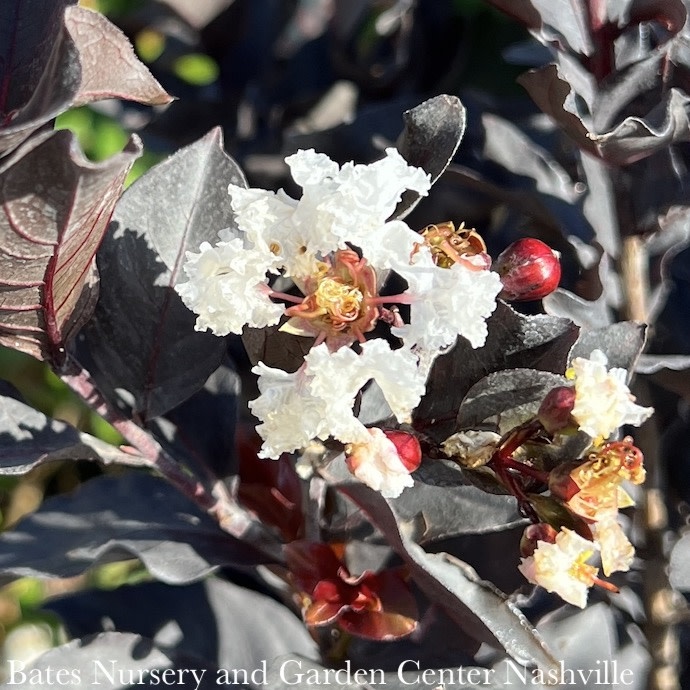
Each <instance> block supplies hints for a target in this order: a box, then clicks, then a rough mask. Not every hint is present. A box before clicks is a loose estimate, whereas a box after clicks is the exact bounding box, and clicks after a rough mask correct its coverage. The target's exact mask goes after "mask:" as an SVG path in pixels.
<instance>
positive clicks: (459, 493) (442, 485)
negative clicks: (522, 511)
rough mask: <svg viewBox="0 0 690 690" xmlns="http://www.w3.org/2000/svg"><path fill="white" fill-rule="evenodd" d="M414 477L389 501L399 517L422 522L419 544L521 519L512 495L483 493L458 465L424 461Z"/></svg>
mask: <svg viewBox="0 0 690 690" xmlns="http://www.w3.org/2000/svg"><path fill="white" fill-rule="evenodd" d="M414 480H415V484H414V486H413V487H410V488H409V489H405V491H403V493H402V494H401V495H400V497H399V498H396V499H391V505H392V506H393V508H394V509H395V513H396V515H397V516H398V517H399V518H400V519H401V520H403V521H405V522H414V521H416V520H420V521H422V522H423V530H424V532H423V534H422V535H421V536H420V537H419V540H418V541H419V543H420V544H426V543H430V542H432V541H438V540H440V539H448V538H451V537H457V536H460V535H465V534H486V533H488V532H499V531H502V530H505V529H511V528H512V527H515V526H517V525H520V524H522V523H523V522H524V519H523V518H522V517H521V516H520V515H519V514H518V512H517V504H516V501H515V499H514V497H513V496H501V495H497V494H487V493H486V492H485V491H482V490H481V489H479V488H477V487H476V486H472V485H470V484H468V483H467V479H466V478H465V476H464V473H463V472H462V471H461V470H460V469H459V468H452V467H447V466H446V465H445V464H444V463H440V462H434V463H432V462H428V461H425V462H423V463H422V465H421V467H420V468H419V469H418V470H417V471H416V472H415V473H414Z"/></svg>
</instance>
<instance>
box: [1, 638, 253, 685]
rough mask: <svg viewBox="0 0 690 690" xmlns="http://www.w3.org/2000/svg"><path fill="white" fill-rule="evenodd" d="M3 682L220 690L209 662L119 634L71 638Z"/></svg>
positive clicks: (19, 666) (13, 669) (16, 669)
mask: <svg viewBox="0 0 690 690" xmlns="http://www.w3.org/2000/svg"><path fill="white" fill-rule="evenodd" d="M164 674H165V675H164ZM195 674H196V677H195ZM7 683H8V685H9V686H10V687H12V688H16V689H17V690H35V688H37V687H41V688H49V687H60V686H66V687H70V688H74V690H92V689H93V688H94V687H97V688H101V690H131V688H142V687H146V688H151V687H155V686H163V687H165V686H166V685H167V686H168V687H170V686H173V687H175V688H180V689H181V690H212V689H213V688H217V687H218V686H217V684H216V669H215V668H214V667H213V666H211V665H210V664H208V662H206V661H204V660H200V659H196V658H192V657H189V656H186V655H184V654H179V653H177V652H170V650H168V649H167V648H166V649H165V651H164V650H163V649H162V648H161V647H159V646H157V645H155V644H154V643H153V642H152V641H151V640H148V639H145V638H143V637H140V636H139V635H133V634H131V633H120V632H105V633H101V634H100V635H96V636H94V637H88V638H85V639H82V640H72V641H71V642H68V643H67V644H63V645H61V646H59V647H56V648H55V649H51V650H50V651H48V652H46V653H45V654H42V655H41V656H40V657H38V659H36V660H35V661H32V662H31V663H29V664H25V663H23V662H20V661H14V662H13V663H12V664H11V667H10V668H9V677H8V680H7ZM238 687H240V688H245V687H246V686H238Z"/></svg>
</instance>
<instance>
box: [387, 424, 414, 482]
mask: <svg viewBox="0 0 690 690" xmlns="http://www.w3.org/2000/svg"><path fill="white" fill-rule="evenodd" d="M383 433H384V435H385V436H386V438H387V439H388V440H389V441H390V442H391V443H392V444H393V445H394V446H395V449H396V450H397V451H398V457H399V458H400V462H402V464H403V465H404V466H405V469H406V470H407V471H408V472H414V471H415V470H416V469H417V468H418V467H419V465H420V464H421V462H422V448H421V446H420V445H419V441H418V440H417V437H416V436H413V435H412V434H408V433H407V432H406V431H391V430H389V429H384V430H383Z"/></svg>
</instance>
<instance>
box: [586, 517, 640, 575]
mask: <svg viewBox="0 0 690 690" xmlns="http://www.w3.org/2000/svg"><path fill="white" fill-rule="evenodd" d="M592 535H593V536H594V540H595V541H596V542H597V544H599V548H600V550H601V568H602V570H603V571H604V575H606V577H608V576H609V575H611V573H616V572H627V571H628V570H630V566H631V565H632V562H633V559H634V558H635V547H634V546H633V545H632V544H631V543H630V541H629V540H628V538H627V537H626V536H625V532H624V531H623V528H622V527H621V526H620V524H619V523H618V520H617V519H616V512H611V513H609V514H607V515H606V516H604V517H601V518H600V519H599V520H598V521H597V522H595V523H594V524H593V525H592Z"/></svg>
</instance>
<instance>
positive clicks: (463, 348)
mask: <svg viewBox="0 0 690 690" xmlns="http://www.w3.org/2000/svg"><path fill="white" fill-rule="evenodd" d="M487 324H488V327H489V335H488V337H487V340H486V344H485V345H484V346H483V347H480V348H478V349H476V350H475V349H472V347H471V346H470V344H469V343H468V342H467V341H466V340H464V339H463V338H459V339H458V342H457V344H456V345H455V347H454V348H453V349H452V350H451V351H450V352H448V353H447V354H445V355H442V356H441V357H439V358H438V359H437V360H436V362H435V363H434V366H433V368H432V370H431V373H430V375H429V380H428V382H427V392H426V395H425V396H424V398H422V402H421V403H420V405H419V407H418V408H417V411H416V413H415V424H416V425H417V426H418V427H419V428H420V429H422V430H423V431H424V432H425V433H428V434H430V435H432V436H433V437H434V438H436V439H437V440H439V441H442V440H444V439H445V438H447V437H448V436H449V435H450V434H451V433H453V432H454V431H455V428H454V423H453V422H454V420H455V417H456V415H457V412H458V409H459V408H460V404H461V402H462V400H463V398H464V397H465V395H466V394H467V391H468V390H469V389H470V388H471V387H472V386H473V385H474V384H475V383H477V382H478V381H479V380H480V379H482V378H484V377H485V376H486V375H487V374H490V373H491V372H493V371H500V370H501V369H521V368H529V369H539V370H540V371H550V372H552V373H554V374H562V373H563V372H564V371H565V369H566V366H567V361H568V353H569V352H570V348H571V347H572V346H573V344H574V342H575V340H576V339H577V335H578V332H579V329H578V328H577V326H575V325H574V324H573V323H572V322H570V321H568V320H567V319H559V318H556V317H552V316H543V315H540V316H523V315H522V314H518V313H517V312H516V311H514V310H513V309H511V308H510V307H509V306H507V305H506V304H504V303H503V302H500V301H499V303H498V306H497V307H496V311H495V312H494V313H493V314H492V315H491V317H490V318H489V319H488V321H487ZM444 421H445V422H446V423H445V424H444Z"/></svg>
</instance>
